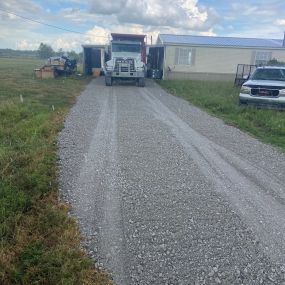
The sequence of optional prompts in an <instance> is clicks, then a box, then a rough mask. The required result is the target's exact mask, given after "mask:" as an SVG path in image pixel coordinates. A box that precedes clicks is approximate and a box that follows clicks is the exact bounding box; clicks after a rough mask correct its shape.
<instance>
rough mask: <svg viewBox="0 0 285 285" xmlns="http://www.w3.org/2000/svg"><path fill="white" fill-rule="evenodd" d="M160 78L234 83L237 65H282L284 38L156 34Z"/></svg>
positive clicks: (284, 48) (283, 59)
mask: <svg viewBox="0 0 285 285" xmlns="http://www.w3.org/2000/svg"><path fill="white" fill-rule="evenodd" d="M157 44H158V45H160V46H163V47H164V62H163V78H164V79H202V80H234V78H235V74H236V69H237V65H238V64H253V65H262V64H266V63H267V62H268V61H269V60H270V59H273V58H275V59H277V60H278V61H283V62H285V39H258V38H234V37H212V36H191V35H169V34H160V35H159V36H158V40H157Z"/></svg>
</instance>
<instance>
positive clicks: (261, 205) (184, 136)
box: [140, 88, 285, 263]
mask: <svg viewBox="0 0 285 285" xmlns="http://www.w3.org/2000/svg"><path fill="white" fill-rule="evenodd" d="M140 93H141V95H142V96H144V97H145V99H146V100H147V101H148V102H149V108H151V109H152V110H153V112H154V114H155V116H156V118H157V119H158V120H160V121H161V122H163V123H164V124H166V125H167V126H168V127H169V128H170V129H171V131H172V133H173V134H174V135H175V137H176V138H177V139H178V140H179V142H180V143H181V145H182V146H183V147H184V149H185V151H186V152H187V153H188V155H189V156H191V157H192V158H193V159H194V161H195V162H196V164H197V166H198V167H199V169H200V170H201V172H202V173H203V174H204V176H205V177H206V178H207V179H208V180H210V181H212V182H214V185H215V191H217V192H218V193H219V194H221V195H222V196H224V197H225V198H227V199H228V200H229V201H230V202H231V204H232V205H233V206H234V207H235V208H236V209H237V210H238V211H239V213H241V214H242V217H243V219H244V221H245V222H246V223H247V224H248V225H249V226H250V228H251V229H252V230H253V231H254V232H255V234H256V235H257V237H258V239H259V240H260V242H261V243H262V245H263V246H264V251H265V253H266V254H267V256H269V257H270V258H271V259H272V260H274V261H275V262H278V263H284V262H285V237H284V234H285V208H284V203H281V202H283V201H284V198H285V193H284V181H281V180H280V178H279V177H275V176H273V175H268V173H267V172H266V171H264V170H262V169H260V168H256V167H255V166H253V165H252V164H250V163H248V162H247V161H245V160H242V159H240V158H239V157H238V156H237V155H236V154H234V153H233V152H231V151H230V150H227V149H225V148H224V147H222V146H219V145H217V144H215V143H214V142H212V141H210V140H209V139H208V138H206V137H205V136H203V135H201V134H199V133H198V132H197V131H195V130H194V129H192V128H191V127H190V126H189V125H188V124H187V123H185V122H184V121H183V120H182V119H180V118H179V117H178V116H177V115H176V114H175V113H173V112H172V111H171V110H170V109H169V108H168V107H167V106H165V105H164V104H163V103H162V102H161V101H160V100H159V99H158V98H157V97H155V96H154V95H153V94H152V93H151V92H150V91H149V90H148V89H147V88H145V89H140ZM272 194H273V195H274V194H275V195H276V197H274V196H273V195H272ZM280 200H281V202H280Z"/></svg>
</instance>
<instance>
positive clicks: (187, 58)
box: [175, 47, 194, 65]
mask: <svg viewBox="0 0 285 285" xmlns="http://www.w3.org/2000/svg"><path fill="white" fill-rule="evenodd" d="M193 59H194V49H193V48H182V47H177V48H176V49H175V65H193Z"/></svg>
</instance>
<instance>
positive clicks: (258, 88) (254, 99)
mask: <svg viewBox="0 0 285 285" xmlns="http://www.w3.org/2000/svg"><path fill="white" fill-rule="evenodd" d="M239 102H240V104H241V105H243V104H257V105H269V106H276V107H280V108H282V107H285V66H264V67H258V68H257V69H256V70H255V72H254V73H253V74H252V75H251V77H250V78H249V80H247V81H246V82H245V83H244V84H243V85H242V87H241V90H240V94H239Z"/></svg>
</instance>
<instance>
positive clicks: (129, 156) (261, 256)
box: [59, 78, 285, 285]
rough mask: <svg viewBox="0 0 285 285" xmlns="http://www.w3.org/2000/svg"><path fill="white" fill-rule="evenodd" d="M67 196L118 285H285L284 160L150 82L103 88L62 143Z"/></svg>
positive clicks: (76, 115)
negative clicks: (140, 84) (141, 86)
mask: <svg viewBox="0 0 285 285" xmlns="http://www.w3.org/2000/svg"><path fill="white" fill-rule="evenodd" d="M59 146H60V150H59V156H60V184H61V192H62V195H63V196H64V198H65V199H66V200H68V201H69V202H70V203H71V204H72V205H73V214H74V215H75V216H76V217H77V219H78V221H79V223H80V226H81V229H82V232H83V234H84V235H85V237H86V243H87V247H88V249H89V251H90V254H91V255H92V256H93V257H94V258H95V260H96V264H97V266H98V267H102V268H104V269H106V270H107V271H108V272H110V273H111V274H112V276H113V278H114V281H115V283H116V284H118V285H135V284H141V285H147V284H152V285H153V284H154V285H156V284H157V285H160V284H163V285H165V284H173V285H180V284H181V285H182V284H187V285H188V284H189V285H190V284H285V206H284V204H285V156H284V155H283V154H281V153H280V152H279V151H278V150H276V149H274V148H272V147H271V146H268V145H264V144H262V143H260V142H258V141H257V140H256V139H254V138H252V137H250V136H248V135H247V134H245V133H243V132H241V131H239V130H237V129H236V128H233V127H231V126H227V125H225V124H224V123H223V122H222V121H221V120H219V119H216V118H213V117H211V116H209V115H208V114H206V113H205V112H203V111H201V110H199V109H197V108H195V107H193V106H191V105H189V104H188V103H187V102H185V101H184V100H182V99H179V98H176V97H173V96H171V95H169V94H167V93H166V92H165V91H163V90H162V89H161V88H160V87H159V86H158V85H156V84H155V83H154V82H152V81H147V83H146V87H145V88H138V87H135V86H133V85H115V86H113V87H105V85H104V79H103V78H98V79H94V80H93V81H92V82H91V83H90V84H89V85H88V86H87V88H86V90H85V91H84V92H83V93H82V94H81V96H80V97H79V98H78V101H77V103H76V104H75V105H74V107H73V108H72V109H71V112H70V114H69V116H68V117H67V119H66V122H65V128H64V129H63V131H62V132H61V134H60V136H59Z"/></svg>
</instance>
